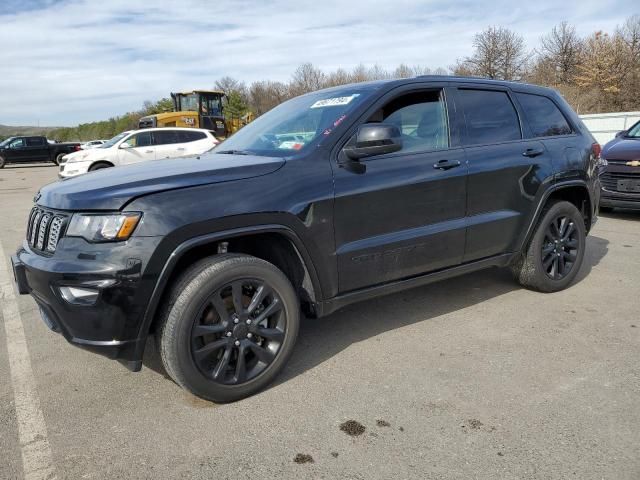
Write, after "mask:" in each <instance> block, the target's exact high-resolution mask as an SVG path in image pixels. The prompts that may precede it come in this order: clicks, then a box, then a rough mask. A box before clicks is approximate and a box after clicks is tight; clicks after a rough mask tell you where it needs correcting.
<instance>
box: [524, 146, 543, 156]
mask: <svg viewBox="0 0 640 480" xmlns="http://www.w3.org/2000/svg"><path fill="white" fill-rule="evenodd" d="M543 153H544V149H542V148H527V149H526V150H525V151H524V152H522V156H524V157H529V158H533V157H537V156H538V155H542V154H543Z"/></svg>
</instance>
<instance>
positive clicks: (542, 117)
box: [516, 93, 572, 137]
mask: <svg viewBox="0 0 640 480" xmlns="http://www.w3.org/2000/svg"><path fill="white" fill-rule="evenodd" d="M516 98H517V99H518V102H520V105H521V106H522V110H523V111H524V115H525V117H526V118H527V121H528V122H529V127H531V132H532V133H533V136H534V137H551V136H555V135H569V134H570V133H572V130H571V127H570V126H569V123H568V122H567V119H566V118H565V117H564V115H563V114H562V112H561V111H560V109H559V108H558V107H557V106H556V104H555V103H553V102H552V101H551V100H550V99H549V98H547V97H543V96H541V95H533V94H530V93H516Z"/></svg>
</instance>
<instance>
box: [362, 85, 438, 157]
mask: <svg viewBox="0 0 640 480" xmlns="http://www.w3.org/2000/svg"><path fill="white" fill-rule="evenodd" d="M376 117H377V118H380V117H381V118H382V121H383V122H384V123H388V124H391V125H395V126H397V127H398V129H399V130H400V132H401V133H402V152H417V151H425V150H439V149H442V148H448V147H449V126H448V123H447V114H446V111H445V104H444V98H443V96H442V92H440V91H434V92H420V93H412V94H409V95H403V96H402V97H400V98H397V99H395V100H393V101H392V102H390V103H388V104H387V105H385V106H384V108H383V109H382V115H380V112H377V113H376V114H374V118H372V119H370V121H375V120H376Z"/></svg>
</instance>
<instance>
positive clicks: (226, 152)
mask: <svg viewBox="0 0 640 480" xmlns="http://www.w3.org/2000/svg"><path fill="white" fill-rule="evenodd" d="M214 153H221V154H223V155H251V152H248V151H247V150H219V151H217V152H214Z"/></svg>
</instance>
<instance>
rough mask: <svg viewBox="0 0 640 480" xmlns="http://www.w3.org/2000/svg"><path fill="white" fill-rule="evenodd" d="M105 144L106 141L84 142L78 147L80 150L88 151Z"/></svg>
mask: <svg viewBox="0 0 640 480" xmlns="http://www.w3.org/2000/svg"><path fill="white" fill-rule="evenodd" d="M105 143H107V141H106V140H91V141H90V142H85V143H82V144H81V145H80V148H81V149H82V150H88V149H90V148H97V147H100V146H102V145H104V144H105Z"/></svg>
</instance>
